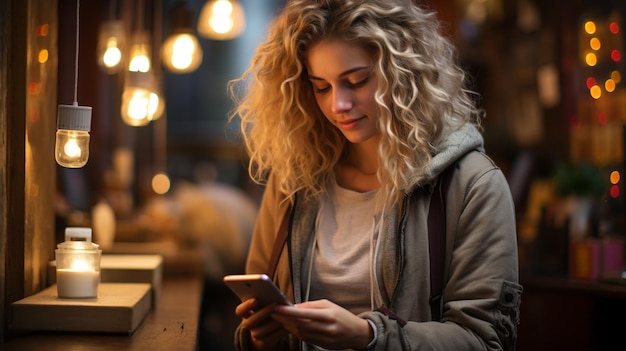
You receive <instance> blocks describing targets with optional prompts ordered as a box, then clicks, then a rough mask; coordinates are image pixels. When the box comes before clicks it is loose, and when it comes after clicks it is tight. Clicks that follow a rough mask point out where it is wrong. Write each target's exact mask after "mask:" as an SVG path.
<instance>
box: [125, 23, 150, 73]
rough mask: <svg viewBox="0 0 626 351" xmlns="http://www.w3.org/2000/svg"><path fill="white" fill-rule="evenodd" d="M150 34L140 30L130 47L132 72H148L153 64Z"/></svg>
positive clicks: (129, 68)
mask: <svg viewBox="0 0 626 351" xmlns="http://www.w3.org/2000/svg"><path fill="white" fill-rule="evenodd" d="M149 39H150V36H149V35H148V33H145V32H139V33H136V34H135V37H134V40H133V43H132V45H131V47H130V55H129V57H130V59H129V63H128V70H129V71H131V72H148V71H150V67H151V65H152V63H151V61H152V59H151V54H150V53H151V52H152V47H151V46H150V44H149V42H150V41H149Z"/></svg>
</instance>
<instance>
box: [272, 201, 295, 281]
mask: <svg viewBox="0 0 626 351" xmlns="http://www.w3.org/2000/svg"><path fill="white" fill-rule="evenodd" d="M290 217H291V206H289V208H288V209H287V212H286V213H285V216H284V217H283V221H282V222H281V223H280V228H279V229H278V235H277V236H276V241H274V248H273V249H272V256H270V263H269V265H268V267H267V276H268V277H270V279H273V278H274V272H275V271H276V266H277V265H278V258H279V257H280V253H281V252H282V251H283V247H284V246H285V242H286V241H287V235H288V234H289V218H290Z"/></svg>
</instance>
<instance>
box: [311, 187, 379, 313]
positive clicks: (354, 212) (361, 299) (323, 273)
mask: <svg viewBox="0 0 626 351" xmlns="http://www.w3.org/2000/svg"><path fill="white" fill-rule="evenodd" d="M376 192H377V190H373V191H369V192H365V193H359V192H356V191H352V190H349V189H345V188H342V187H340V186H339V185H337V182H336V181H335V180H334V179H333V180H331V181H330V184H329V186H328V192H327V194H326V195H325V196H324V197H323V198H322V202H321V205H320V210H319V213H318V217H317V223H316V228H315V241H314V247H313V248H312V250H310V251H309V253H308V254H307V257H305V261H304V262H305V266H304V272H305V274H306V272H308V271H309V270H310V271H311V277H310V290H309V296H308V300H309V301H311V300H319V299H322V298H324V299H328V300H330V301H332V302H334V303H336V304H338V305H340V306H342V307H344V308H346V309H347V310H349V311H351V312H352V313H354V314H358V313H361V312H364V311H369V310H371V309H372V307H371V293H370V292H371V285H370V284H371V283H370V282H371V278H370V267H371V266H372V265H371V262H370V259H371V255H370V249H371V248H372V247H374V246H375V245H374V244H375V239H376V238H375V236H374V235H373V230H374V227H375V225H374V224H375V216H376V213H375V206H374V201H375V196H376ZM311 253H313V261H312V262H311ZM304 278H305V279H303V285H304V286H303V291H304V292H305V294H306V291H307V285H309V284H308V279H307V278H308V277H307V276H305V277H304ZM305 298H306V295H305Z"/></svg>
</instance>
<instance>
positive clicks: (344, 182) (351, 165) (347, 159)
mask: <svg viewBox="0 0 626 351" xmlns="http://www.w3.org/2000/svg"><path fill="white" fill-rule="evenodd" d="M377 172H378V143H377V142H376V143H375V142H365V143H359V144H348V145H347V147H346V149H345V151H344V153H343V155H342V157H341V159H340V160H339V163H338V164H337V166H335V178H336V179H337V184H339V186H341V187H342V188H346V189H350V190H354V191H358V192H366V191H371V190H375V189H379V188H380V181H379V180H378V176H377Z"/></svg>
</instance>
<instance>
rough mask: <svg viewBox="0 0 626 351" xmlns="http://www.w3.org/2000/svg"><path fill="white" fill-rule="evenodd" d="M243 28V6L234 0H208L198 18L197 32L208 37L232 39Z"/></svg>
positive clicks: (244, 20)
mask: <svg viewBox="0 0 626 351" xmlns="http://www.w3.org/2000/svg"><path fill="white" fill-rule="evenodd" d="M245 28H246V18H245V14H244V11H243V6H242V5H241V3H240V2H239V1H235V0H212V1H208V2H207V3H206V4H205V5H204V6H203V7H202V11H201V12H200V16H199V18H198V33H200V35H202V36H204V37H206V38H209V39H216V40H228V39H233V38H235V37H237V36H239V35H240V34H241V33H242V32H243V31H244V29H245Z"/></svg>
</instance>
